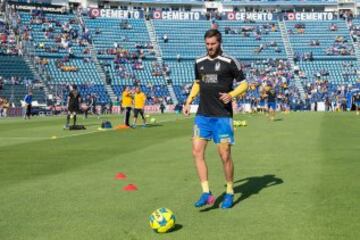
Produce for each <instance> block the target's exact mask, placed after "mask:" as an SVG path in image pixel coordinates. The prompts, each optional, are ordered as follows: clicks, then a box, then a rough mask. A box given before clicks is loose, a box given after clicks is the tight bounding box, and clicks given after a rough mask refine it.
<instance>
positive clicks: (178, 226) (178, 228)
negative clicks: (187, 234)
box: [169, 223, 183, 233]
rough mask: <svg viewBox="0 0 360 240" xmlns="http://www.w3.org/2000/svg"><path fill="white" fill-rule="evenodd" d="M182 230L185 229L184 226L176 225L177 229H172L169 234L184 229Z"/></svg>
mask: <svg viewBox="0 0 360 240" xmlns="http://www.w3.org/2000/svg"><path fill="white" fill-rule="evenodd" d="M182 228H183V225H181V224H177V223H176V224H175V227H174V228H173V229H171V230H170V231H169V233H172V232H176V231H179V230H180V229H182Z"/></svg>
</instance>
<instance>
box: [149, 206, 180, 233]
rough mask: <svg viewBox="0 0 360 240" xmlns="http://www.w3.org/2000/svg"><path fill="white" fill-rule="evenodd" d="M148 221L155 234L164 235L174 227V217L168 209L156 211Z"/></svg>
mask: <svg viewBox="0 0 360 240" xmlns="http://www.w3.org/2000/svg"><path fill="white" fill-rule="evenodd" d="M149 220H150V227H151V228H152V229H153V230H154V231H155V232H157V233H166V232H168V231H170V230H171V229H172V228H173V227H174V226H175V215H174V213H173V212H172V211H171V210H170V209H168V208H159V209H156V210H155V211H154V212H153V213H152V214H151V215H150V218H149Z"/></svg>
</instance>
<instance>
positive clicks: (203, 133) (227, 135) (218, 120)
mask: <svg viewBox="0 0 360 240" xmlns="http://www.w3.org/2000/svg"><path fill="white" fill-rule="evenodd" d="M193 137H194V138H200V139H205V140H213V141H214V143H216V144H219V143H230V144H234V142H235V141H234V129H233V120H232V118H230V117H205V116H199V115H198V116H196V117H195V124H194V133H193Z"/></svg>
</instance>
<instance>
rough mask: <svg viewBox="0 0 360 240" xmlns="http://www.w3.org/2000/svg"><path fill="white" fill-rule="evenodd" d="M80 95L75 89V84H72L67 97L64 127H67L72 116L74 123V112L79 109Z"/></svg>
mask: <svg viewBox="0 0 360 240" xmlns="http://www.w3.org/2000/svg"><path fill="white" fill-rule="evenodd" d="M80 102H81V96H80V93H79V92H78V90H77V86H76V85H75V84H74V85H72V87H71V89H70V93H69V95H68V97H67V116H66V125H65V129H68V128H69V125H70V118H73V125H74V126H75V125H76V113H78V112H79V110H80Z"/></svg>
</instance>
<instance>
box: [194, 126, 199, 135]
mask: <svg viewBox="0 0 360 240" xmlns="http://www.w3.org/2000/svg"><path fill="white" fill-rule="evenodd" d="M193 136H194V137H199V136H200V130H199V127H198V126H197V125H194V132H193Z"/></svg>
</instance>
